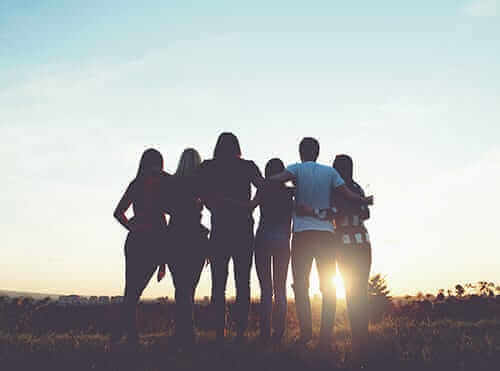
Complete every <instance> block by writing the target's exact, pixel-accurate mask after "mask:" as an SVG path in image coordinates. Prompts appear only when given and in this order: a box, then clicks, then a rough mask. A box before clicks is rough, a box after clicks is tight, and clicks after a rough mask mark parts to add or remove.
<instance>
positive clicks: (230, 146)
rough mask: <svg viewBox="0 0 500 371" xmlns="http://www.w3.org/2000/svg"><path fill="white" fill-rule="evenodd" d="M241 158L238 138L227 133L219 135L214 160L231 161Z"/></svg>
mask: <svg viewBox="0 0 500 371" xmlns="http://www.w3.org/2000/svg"><path fill="white" fill-rule="evenodd" d="M240 156H241V147H240V142H239V141H238V138H237V137H236V135H234V134H233V133H229V132H225V133H222V134H221V135H219V138H218V139H217V144H216V145H215V149H214V158H216V159H230V158H236V157H240Z"/></svg>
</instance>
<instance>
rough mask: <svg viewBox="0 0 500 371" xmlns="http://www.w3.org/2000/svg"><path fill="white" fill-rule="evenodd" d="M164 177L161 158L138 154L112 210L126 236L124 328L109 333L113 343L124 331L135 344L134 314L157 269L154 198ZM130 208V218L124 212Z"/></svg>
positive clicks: (159, 236)
mask: <svg viewBox="0 0 500 371" xmlns="http://www.w3.org/2000/svg"><path fill="white" fill-rule="evenodd" d="M166 178H168V174H166V173H165V172H163V157H162V155H161V153H160V152H158V151H157V150H156V149H153V148H150V149H147V150H146V151H144V153H143V154H142V157H141V160H140V163H139V170H138V171H137V175H136V177H135V178H134V180H132V182H131V183H130V184H129V186H128V188H127V190H126V191H125V193H124V194H123V196H122V198H121V200H120V201H119V203H118V205H117V206H116V209H115V212H114V214H113V215H114V217H115V218H116V219H117V220H118V222H119V223H120V224H121V225H123V227H125V228H126V229H127V230H128V231H129V233H128V235H127V239H126V241H125V295H124V300H123V317H122V319H123V320H124V328H121V329H120V330H119V331H115V332H114V333H113V338H114V339H116V338H117V337H118V336H119V335H120V334H121V333H122V330H125V332H126V334H127V338H128V341H129V342H130V343H137V341H138V339H139V337H138V333H137V324H136V313H137V302H138V301H139V299H140V297H141V295H142V292H143V291H144V288H145V287H146V286H147V284H148V282H149V280H150V279H151V276H152V275H153V273H154V272H155V270H156V267H157V265H158V252H159V247H160V245H161V244H162V242H163V237H164V232H165V230H166V227H167V222H166V220H165V214H164V211H163V210H162V208H161V207H160V206H159V205H160V204H159V203H158V197H159V196H160V193H161V192H162V189H163V188H164V185H165V183H164V182H165V180H166ZM131 205H132V208H133V212H134V216H133V218H130V219H129V218H127V216H126V215H125V212H126V211H127V210H128V208H129V207H130V206H131Z"/></svg>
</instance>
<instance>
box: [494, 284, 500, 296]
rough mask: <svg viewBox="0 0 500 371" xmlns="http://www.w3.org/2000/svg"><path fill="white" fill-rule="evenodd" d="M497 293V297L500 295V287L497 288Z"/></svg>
mask: <svg viewBox="0 0 500 371" xmlns="http://www.w3.org/2000/svg"><path fill="white" fill-rule="evenodd" d="M495 291H496V292H497V295H500V286H497V287H495Z"/></svg>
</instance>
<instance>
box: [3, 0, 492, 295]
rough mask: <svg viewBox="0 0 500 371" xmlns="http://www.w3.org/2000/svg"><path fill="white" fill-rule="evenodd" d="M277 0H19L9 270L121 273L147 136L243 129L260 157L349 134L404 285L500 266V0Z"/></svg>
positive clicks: (9, 18)
mask: <svg viewBox="0 0 500 371" xmlns="http://www.w3.org/2000/svg"><path fill="white" fill-rule="evenodd" d="M273 4H274V5H272V6H270V5H269V4H267V2H261V1H254V2H252V3H251V5H241V4H237V3H236V2H234V1H232V2H229V1H225V2H223V1H218V2H202V1H191V2H189V1H183V2H173V1H171V2H168V5H166V3H165V2H160V1H149V2H144V4H141V5H138V3H137V2H132V1H120V2H111V1H110V2H106V5H103V4H101V2H97V1H86V2H84V3H83V2H80V1H66V2H64V3H63V2H56V1H52V2H51V1H45V2H43V3H42V2H38V1H2V2H0V129H1V134H2V135H1V136H0V141H1V148H2V154H3V155H2V157H1V159H0V161H1V165H2V168H3V169H4V171H5V173H6V174H7V177H6V179H7V180H6V182H5V184H4V189H3V191H2V194H1V195H0V199H1V202H2V206H3V213H1V216H0V222H1V224H2V234H3V240H4V243H3V246H2V247H0V251H1V254H2V256H1V259H0V260H1V262H2V263H1V264H2V269H0V280H1V282H2V283H3V284H2V285H5V287H2V288H6V289H22V290H35V291H46V292H65V293H70V292H78V293H84V294H85V293H88V294H92V293H97V294H99V293H104V294H117V293H119V292H120V291H121V289H122V285H123V280H122V276H123V256H122V244H123V241H124V237H125V233H124V231H123V230H122V229H121V227H120V226H119V225H118V224H117V223H116V222H115V221H114V220H113V219H112V217H111V214H112V211H113V209H114V206H115V203H116V202H117V200H118V199H119V197H120V195H121V192H122V191H123V190H124V189H125V187H126V185H127V183H128V182H129V181H130V180H131V178H132V177H133V175H134V173H135V171H136V166H137V163H138V159H139V156H140V154H141V152H142V151H143V150H144V149H145V148H147V147H149V146H154V147H157V148H158V149H160V150H161V151H162V152H163V153H164V156H165V158H166V165H167V168H168V169H169V170H173V169H174V168H175V165H176V161H177V160H178V157H179V155H180V153H181V151H182V149H183V148H185V147H187V146H194V147H195V148H197V149H199V151H200V153H201V154H202V156H203V157H204V158H207V157H209V156H210V154H211V151H212V148H213V145H214V143H215V140H216V138H217V136H218V134H219V133H220V132H222V131H224V130H231V131H234V132H235V133H236V134H237V135H238V136H239V137H240V140H241V142H242V147H243V152H244V156H245V157H247V158H250V159H254V160H255V161H256V162H257V164H258V165H259V166H261V167H263V166H264V164H265V162H266V160H267V159H269V158H271V157H274V156H279V157H281V158H282V159H283V160H284V161H285V162H287V163H291V162H294V161H297V158H298V156H297V145H298V142H299V140H300V138H301V137H303V136H310V135H311V136H316V137H317V138H318V139H319V140H320V142H321V145H322V149H321V154H320V160H321V161H322V162H324V163H331V161H332V159H333V157H334V155H335V154H336V153H340V152H346V153H350V154H351V155H352V156H353V158H354V160H355V162H356V169H355V170H356V174H357V177H358V179H359V181H360V183H361V184H362V185H364V186H366V185H368V184H369V189H368V190H369V192H371V193H374V194H375V197H376V206H375V207H374V208H373V213H372V215H373V219H372V220H371V221H370V222H369V223H368V227H369V229H370V232H371V235H372V240H373V249H374V265H373V269H372V272H382V273H384V274H387V275H388V280H389V283H390V286H391V287H392V289H393V291H394V292H395V293H396V294H402V293H406V292H410V293H412V292H416V291H419V290H422V291H424V292H427V291H434V292H435V291H437V289H439V288H447V287H449V286H451V285H453V284H455V283H457V282H468V281H477V280H480V279H481V280H483V279H486V280H492V281H495V280H496V281H497V282H498V281H500V277H499V276H498V269H497V266H496V265H495V261H498V259H499V258H500V253H499V252H498V251H497V247H498V245H499V243H500V237H499V236H498V235H497V234H495V230H496V228H495V227H496V225H495V224H496V223H495V220H496V218H497V215H496V214H497V212H496V210H498V207H499V206H500V205H499V201H498V199H497V198H495V193H494V192H495V190H496V189H498V186H499V185H500V177H499V175H498V174H500V173H499V170H500V146H499V144H498V138H499V137H500V129H499V128H500V125H499V124H500V108H499V107H500V105H499V104H498V101H499V97H500V67H499V66H500V48H499V47H498V46H499V45H500V43H499V41H500V22H499V18H498V12H499V10H500V3H499V1H496V0H477V1H440V2H439V5H436V4H435V2H430V1H421V2H418V4H410V3H409V2H405V3H404V4H403V2H396V1H382V2H377V3H376V4H375V3H373V2H368V1H352V2H349V3H347V2H340V1H339V2H337V1H335V2H332V1H317V2H307V3H305V2H293V1H287V2H279V1H277V2H273ZM204 279H208V276H204ZM254 283H255V284H254V285H253V286H254V287H253V288H252V292H253V294H254V295H256V294H258V285H257V284H256V282H254ZM208 287H209V284H207V283H206V282H204V283H202V284H201V285H200V290H199V294H200V295H204V294H206V293H207V292H208ZM171 293H172V288H171V283H170V282H168V283H162V284H161V285H157V284H156V283H153V284H152V285H151V287H150V288H148V290H147V291H146V295H148V296H159V295H165V294H167V295H169V296H171Z"/></svg>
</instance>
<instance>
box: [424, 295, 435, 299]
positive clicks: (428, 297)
mask: <svg viewBox="0 0 500 371" xmlns="http://www.w3.org/2000/svg"><path fill="white" fill-rule="evenodd" d="M425 298H426V299H427V300H432V299H434V295H432V294H425Z"/></svg>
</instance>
